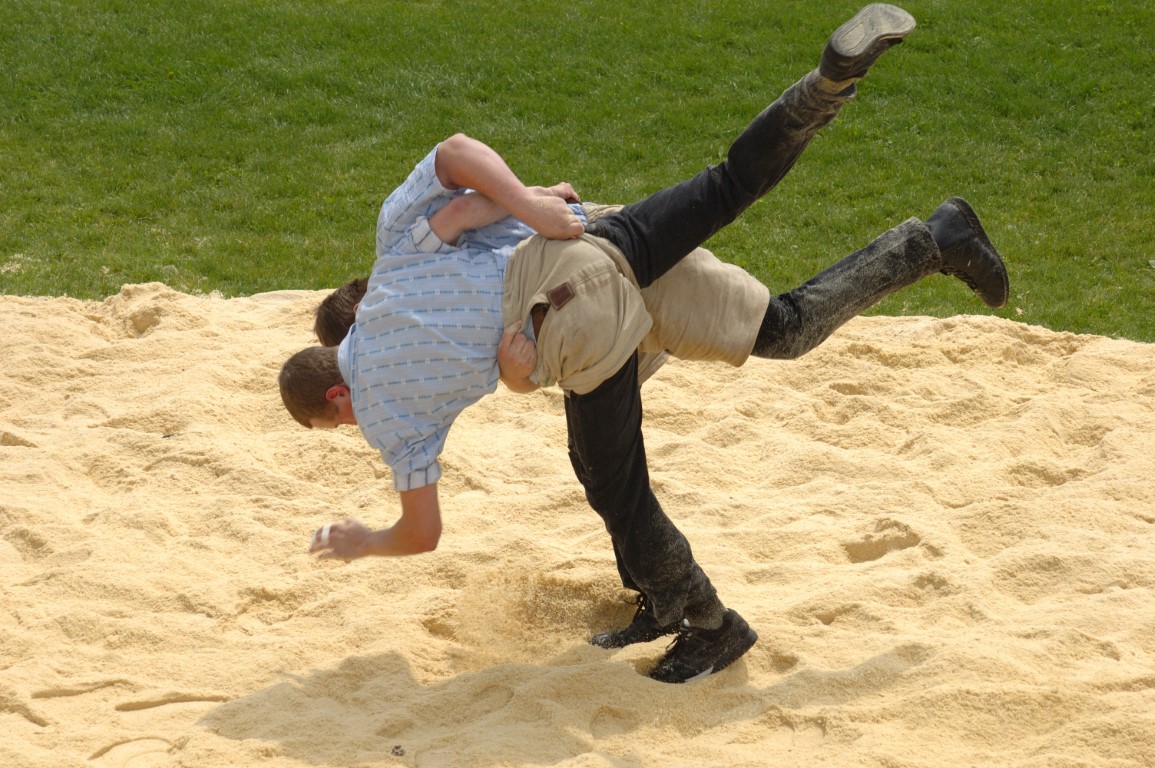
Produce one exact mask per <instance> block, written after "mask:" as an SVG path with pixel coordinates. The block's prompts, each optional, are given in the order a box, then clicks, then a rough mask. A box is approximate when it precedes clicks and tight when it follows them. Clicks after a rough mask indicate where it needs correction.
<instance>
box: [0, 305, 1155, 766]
mask: <svg viewBox="0 0 1155 768" xmlns="http://www.w3.org/2000/svg"><path fill="white" fill-rule="evenodd" d="M321 296H322V294H319V293H311V292H285V293H275V294H264V295H260V296H254V297H251V298H238V299H228V300H225V299H222V298H220V297H218V296H189V295H184V294H180V293H177V292H174V291H172V290H170V289H168V288H166V287H165V286H163V285H159V284H148V285H134V286H126V287H125V288H124V289H123V290H122V291H121V293H120V294H119V295H117V296H113V297H111V298H109V299H107V300H106V301H103V302H82V301H76V300H71V299H58V298H57V299H49V298H14V297H3V298H0V327H2V328H3V331H4V338H3V344H2V346H0V489H2V490H0V573H2V574H3V579H2V580H0V766H9V767H17V766H37V767H44V768H58V767H60V766H84V767H85V768H102V767H104V766H131V768H147V767H151V766H195V767H197V768H200V767H203V766H306V767H310V768H313V767H316V766H483V767H486V768H488V767H491V766H551V767H557V766H564V767H565V768H578V767H580V768H634V767H637V766H645V767H650V766H652V767H653V768H658V767H659V766H660V767H662V768H666V767H668V766H687V767H689V766H693V767H694V768H700V767H702V766H725V767H726V768H736V767H739V766H742V767H752V766H872V767H877V768H899V767H903V768H905V767H911V768H916V767H917V768H923V767H926V768H931V767H938V766H942V767H943V768H959V767H960V766H982V767H983V768H999V767H1002V766H1024V767H1026V766H1030V767H1031V768H1052V767H1054V766H1059V767H1061V768H1066V767H1073V766H1104V767H1107V766H1109V767H1110V768H1123V767H1124V766H1150V765H1152V764H1155V345H1148V344H1139V343H1133V342H1127V341H1118V340H1111V339H1106V338H1102V337H1096V336H1077V335H1072V334H1067V333H1055V332H1051V331H1048V330H1045V329H1041V328H1037V327H1032V326H1028V325H1022V324H1019V323H1014V322H1009V321H1006V320H1002V319H998V318H992V317H958V318H952V319H948V320H935V319H928V318H917V317H915V318H870V319H858V320H855V321H853V322H852V323H850V324H849V325H848V326H847V327H846V328H844V329H843V330H841V331H840V332H839V333H837V334H836V335H835V336H834V337H833V338H832V339H831V340H829V341H828V342H827V343H826V344H825V345H824V346H822V347H821V348H820V349H818V350H817V351H815V352H813V353H811V354H810V355H809V356H807V357H806V358H805V359H803V360H801V361H797V362H789V363H786V362H782V363H772V362H766V361H752V362H750V363H749V364H747V365H746V366H745V367H744V368H741V369H732V368H728V367H725V366H720V365H702V364H696V365H690V364H685V363H678V362H675V363H671V364H670V365H669V366H667V367H666V368H665V369H664V370H663V371H662V372H660V373H659V374H658V376H657V377H655V379H654V380H652V381H651V382H649V383H648V384H647V385H646V386H645V392H644V395H645V402H646V408H647V411H646V440H647V445H648V448H649V453H650V461H651V466H652V469H653V482H654V486H655V488H656V491H657V493H658V496H659V497H660V498H661V499H662V501H663V502H664V505H665V507H666V509H667V511H668V512H669V513H670V515H671V516H672V517H673V518H674V519H675V520H676V521H677V522H678V524H679V525H680V526H681V527H682V529H683V530H684V531H685V532H686V534H687V535H688V536H689V538H690V540H691V542H692V543H693V545H694V550H695V553H696V555H697V557H698V560H699V561H700V562H701V563H702V564H703V566H704V568H705V569H706V571H707V573H709V574H710V575H711V577H712V578H713V580H714V582H715V584H716V585H717V586H718V588H719V591H720V593H721V595H722V597H723V599H724V600H725V601H726V602H727V603H728V604H730V605H732V606H733V607H735V608H737V609H738V610H739V611H740V612H741V613H742V614H743V615H744V616H745V617H746V618H747V619H748V620H749V622H750V624H751V625H752V626H753V627H754V628H755V629H756V630H757V631H758V632H759V633H760V635H761V639H760V641H759V643H758V644H757V645H756V646H755V647H754V648H753V650H752V651H751V652H750V653H749V654H748V655H747V656H746V657H744V658H743V659H742V660H741V661H739V662H738V663H736V664H735V665H734V666H733V667H731V668H730V669H728V670H726V671H725V672H723V673H721V674H718V675H715V676H713V677H711V678H709V679H707V680H705V681H701V682H698V683H694V684H690V685H686V686H668V685H663V684H660V683H655V682H653V681H651V680H649V679H648V678H646V677H645V676H644V673H645V671H646V670H647V669H648V667H649V665H650V664H651V663H652V661H653V660H654V659H656V658H657V657H658V656H659V655H660V654H661V653H662V651H663V649H664V647H665V643H664V642H663V641H659V642H656V643H653V644H650V645H646V646H641V647H633V648H629V649H625V650H621V651H617V652H608V651H603V650H600V649H597V648H593V647H591V646H589V645H587V644H586V642H585V638H586V637H587V636H588V635H589V634H590V633H592V632H593V631H595V630H598V629H603V628H607V627H611V626H614V625H617V624H621V623H624V622H625V621H627V620H628V618H629V617H630V615H631V610H632V609H631V608H630V607H629V606H626V605H624V604H623V603H622V602H621V601H622V598H623V597H624V593H622V591H621V590H620V588H619V586H618V583H617V580H616V574H615V570H614V567H613V561H612V555H611V551H610V548H609V543H608V540H607V537H606V535H605V533H604V530H603V529H602V527H601V524H600V521H599V520H598V519H597V517H596V516H595V515H594V514H593V513H592V512H591V511H589V509H588V508H587V506H586V504H585V501H584V497H583V495H582V492H581V490H580V487H579V486H578V484H577V482H576V481H575V480H574V479H573V477H572V471H571V469H570V467H569V462H568V459H567V456H566V451H565V429H564V422H563V418H562V415H561V408H562V397H561V395H560V394H559V393H558V392H556V391H552V392H546V393H536V394H534V395H531V396H516V395H512V394H510V393H508V392H506V391H504V390H500V391H499V392H498V393H497V394H496V395H494V396H492V397H489V398H487V399H485V400H484V401H482V402H481V403H480V404H478V405H477V406H475V407H473V408H471V409H470V410H468V411H467V412H466V414H465V416H464V417H463V418H462V419H460V420H459V421H458V423H457V425H456V426H455V427H454V429H453V432H452V433H451V435H450V438H449V445H448V449H447V451H446V454H445V455H444V457H443V464H444V467H445V475H446V476H445V478H444V479H443V481H442V483H441V500H442V507H443V510H444V515H445V532H444V536H443V538H442V543H441V547H440V548H439V549H438V551H437V552H435V553H432V554H429V555H424V556H420V557H414V558H407V559H398V560H383V559H377V560H362V561H358V562H355V563H351V564H348V565H346V564H340V563H321V562H316V561H314V560H312V559H311V558H310V557H309V556H308V555H306V553H305V549H306V547H307V545H308V542H309V538H310V536H311V534H312V532H313V530H314V529H315V528H317V527H318V526H320V525H321V524H323V523H325V522H329V521H335V520H339V519H342V518H343V517H345V516H347V515H348V516H355V517H357V518H359V519H361V520H363V521H365V522H367V523H370V524H372V525H376V526H381V525H385V524H387V523H389V522H391V521H392V520H393V519H394V517H395V515H396V512H397V502H396V496H395V494H393V492H392V490H391V488H392V485H391V478H390V477H389V473H388V470H387V468H386V467H385V466H384V465H383V464H382V463H381V460H380V457H379V456H377V455H376V454H375V453H374V452H373V451H372V450H371V449H370V448H369V447H368V446H367V444H366V443H365V442H364V441H363V439H362V438H361V436H360V434H359V433H358V432H357V431H356V430H355V429H351V428H345V429H343V430H341V431H338V432H330V433H316V432H310V431H308V430H305V429H303V428H300V427H298V426H297V425H296V424H294V423H293V422H292V421H291V420H290V419H289V418H288V416H287V414H286V413H285V412H284V411H283V408H282V406H281V403H280V400H279V397H278V394H277V391H276V384H275V378H276V374H277V371H278V370H279V368H280V364H281V362H282V361H283V359H284V358H285V357H286V356H287V355H288V354H290V353H291V352H293V351H295V350H297V349H298V348H300V347H302V346H305V345H307V344H309V343H311V342H312V337H311V334H310V331H309V328H310V325H311V310H312V308H313V307H314V306H315V304H316V302H317V301H318V300H319V298H320V297H321Z"/></svg>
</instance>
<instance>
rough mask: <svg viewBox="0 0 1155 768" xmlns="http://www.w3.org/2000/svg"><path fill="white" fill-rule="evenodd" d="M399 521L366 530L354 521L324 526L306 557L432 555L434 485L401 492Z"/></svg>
mask: <svg viewBox="0 0 1155 768" xmlns="http://www.w3.org/2000/svg"><path fill="white" fill-rule="evenodd" d="M400 495H401V519H400V520H398V521H397V522H396V523H394V524H393V525H392V526H391V527H389V528H383V529H381V530H376V531H375V530H370V529H369V528H367V527H366V526H364V525H362V524H361V523H359V522H357V521H356V520H346V521H345V522H343V523H334V524H332V525H328V526H325V527H324V528H322V529H320V530H319V531H317V533H316V534H314V536H313V543H312V546H310V547H309V552H310V554H315V553H318V552H319V553H321V554H320V557H321V558H325V559H336V560H356V559H358V558H361V557H371V556H377V557H392V556H397V555H416V554H420V553H422V552H432V551H433V550H434V549H436V548H437V543H438V541H440V539H441V504H440V502H439V501H438V499H437V483H433V484H432V485H427V486H425V487H423V488H415V489H414V490H412V491H401V494H400Z"/></svg>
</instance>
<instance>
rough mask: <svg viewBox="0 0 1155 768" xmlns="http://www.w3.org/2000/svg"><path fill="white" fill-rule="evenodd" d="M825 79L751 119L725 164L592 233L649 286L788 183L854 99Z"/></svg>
mask: <svg viewBox="0 0 1155 768" xmlns="http://www.w3.org/2000/svg"><path fill="white" fill-rule="evenodd" d="M822 82H823V78H822V77H821V76H820V75H819V74H818V72H817V70H815V71H814V72H811V73H809V74H807V75H806V76H805V77H803V78H802V79H801V80H799V81H798V82H797V83H795V84H794V85H792V86H790V87H789V88H787V89H786V91H784V92H783V93H782V95H781V96H779V97H778V98H777V99H776V100H775V101H774V103H773V104H771V105H770V106H769V107H767V108H766V109H765V110H763V111H762V113H761V114H759V115H758V116H757V117H755V118H754V120H752V121H751V122H750V124H749V126H747V127H746V129H745V130H744V131H743V132H742V134H741V135H740V136H739V137H738V138H737V139H736V140H735V141H734V143H733V144H732V145H731V146H730V149H729V151H728V152H727V155H726V159H725V160H724V161H723V162H721V163H719V164H718V165H715V166H711V167H709V168H707V169H706V170H704V171H702V172H701V173H699V174H697V175H696V176H694V177H693V178H690V179H687V180H686V181H683V182H682V183H680V184H675V185H674V186H672V187H667V188H666V189H663V190H660V191H658V192H655V193H654V194H652V195H650V196H649V197H647V198H646V199H644V200H641V201H639V202H637V203H633V204H632V205H627V206H625V207H624V208H623V209H622V210H620V211H618V212H617V213H613V214H610V215H608V216H605V217H603V218H601V219H599V220H598V221H596V222H594V223H593V224H591V225H590V227H589V228H587V230H586V231H587V232H588V233H589V234H592V235H596V236H598V237H603V238H605V239H607V240H609V241H610V242H611V243H613V244H614V245H616V246H617V247H618V248H619V249H620V250H621V251H622V253H623V254H625V257H626V259H628V260H629V263H630V266H631V267H632V268H633V270H634V276H635V277H636V278H637V282H638V285H639V286H641V287H642V288H645V287H646V286H648V285H649V284H650V283H652V282H653V281H654V280H656V279H658V278H659V277H661V276H662V275H663V274H665V273H666V271H667V270H669V269H670V268H671V267H672V266H673V265H674V264H676V263H678V261H679V260H680V259H681V258H682V257H684V256H685V255H686V254H688V253H689V252H690V251H692V250H694V249H695V248H697V247H698V246H699V245H701V244H702V243H703V242H705V241H706V240H707V239H708V238H709V237H710V236H711V235H713V234H714V233H716V232H718V231H719V230H720V229H722V228H723V227H724V226H726V225H727V224H729V223H730V222H732V221H733V220H734V219H735V218H736V217H737V216H738V215H739V214H740V213H742V211H744V210H746V209H747V208H748V207H749V206H750V205H751V204H752V203H754V202H755V201H756V200H758V198H760V197H762V195H764V194H766V193H767V192H769V191H770V190H771V189H772V188H773V187H774V185H776V184H777V183H778V182H779V181H781V180H782V178H783V177H784V176H785V175H786V173H787V172H788V171H789V170H790V169H791V168H792V167H793V166H794V163H795V162H796V161H797V160H798V157H799V156H800V155H801V154H802V151H803V150H804V149H806V146H807V145H808V144H809V143H810V140H811V139H813V138H814V135H815V134H816V133H818V131H819V130H820V129H822V128H823V127H825V126H826V125H828V124H829V123H830V121H831V120H833V119H834V117H835V116H836V115H837V114H838V111H839V109H841V107H842V105H843V104H844V103H846V102H847V101H848V100H849V98H850V94H846V93H843V94H834V93H829V92H827V91H826V90H825V89H824V88H823V87H822Z"/></svg>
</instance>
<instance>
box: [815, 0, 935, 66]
mask: <svg viewBox="0 0 1155 768" xmlns="http://www.w3.org/2000/svg"><path fill="white" fill-rule="evenodd" d="M915 26H916V22H915V20H914V17H913V16H911V15H910V14H909V13H907V12H906V11H904V10H902V9H901V8H899V7H897V6H894V5H886V4H885V3H872V4H870V5H868V6H866V7H865V8H863V9H862V10H861V11H859V12H858V13H856V14H855V15H854V18H852V19H851V20H850V21H848V22H846V23H845V24H843V25H842V26H841V27H839V28H838V29H836V30H834V34H832V35H831V36H830V47H831V48H832V49H833V50H834V52H835V53H837V54H838V55H839V56H842V57H844V58H846V59H857V58H858V57H860V56H863V55H864V54H866V53H869V52H870V51H871V50H872V49H873V48H875V46H877V45H879V44H880V43H883V42H886V43H887V44H888V45H893V42H891V41H894V40H902V39H903V38H905V37H906V36H907V35H909V34H910V33H911V32H913V31H914V28H915Z"/></svg>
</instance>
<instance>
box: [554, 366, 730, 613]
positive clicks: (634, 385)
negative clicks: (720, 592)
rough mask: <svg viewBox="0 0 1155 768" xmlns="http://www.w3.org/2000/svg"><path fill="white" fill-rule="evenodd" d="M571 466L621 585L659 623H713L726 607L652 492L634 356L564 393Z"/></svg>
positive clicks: (686, 542) (684, 538) (687, 544)
mask: <svg viewBox="0 0 1155 768" xmlns="http://www.w3.org/2000/svg"><path fill="white" fill-rule="evenodd" d="M565 412H566V425H567V427H568V429H569V448H570V461H571V462H572V463H573V468H574V472H575V473H576V474H577V476H578V479H579V480H580V481H581V483H582V486H583V487H584V488H585V492H586V499H587V500H588V501H589V503H590V506H591V507H593V508H594V510H595V511H596V512H597V513H598V515H600V516H601V518H602V520H603V522H604V523H605V526H606V530H607V531H608V532H609V534H610V538H611V539H612V540H613V544H614V551H615V553H616V555H617V556H618V563H619V569H621V570H622V571H623V573H622V581H623V583H625V584H626V586H629V587H631V588H634V589H637V590H639V591H640V592H642V593H644V594H645V595H646V596H647V597H648V598H649V600H650V602H651V603H652V605H653V609H654V618H655V619H656V620H657V622H658V624H659V625H662V626H666V625H671V624H676V623H677V622H678V621H680V620H681V619H682V618H683V617H684V618H686V619H688V620H690V621H691V623H700V624H702V625H705V626H717V625H718V624H719V623H720V622H721V619H722V610H723V607H722V605H721V603H720V602H719V601H718V598H717V592H716V590H715V589H714V586H713V585H712V584H711V583H710V580H709V579H708V578H707V577H706V574H705V573H703V571H702V569H701V567H700V566H699V565H698V564H697V562H695V561H694V555H693V552H692V551H691V549H690V543H689V542H688V541H687V540H686V537H685V536H684V535H682V533H681V532H680V531H679V530H678V529H677V527H676V526H675V525H674V523H673V522H672V521H671V520H670V518H669V517H667V516H666V513H665V512H664V511H663V510H662V507H661V505H660V504H659V503H658V500H657V498H655V496H654V493H653V490H651V488H650V474H649V469H648V467H647V465H646V449H645V444H644V442H643V440H642V398H641V394H640V392H639V390H638V379H637V358H636V357H631V358H630V359H629V360H628V361H627V362H626V364H625V365H623V366H622V367H621V369H620V370H619V371H618V372H617V373H616V374H614V375H613V376H611V377H610V378H609V379H607V380H606V381H605V382H603V383H602V385H601V386H599V387H598V388H597V389H595V390H593V391H592V392H589V393H587V394H584V395H578V394H575V393H569V394H567V396H566V398H565Z"/></svg>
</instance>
